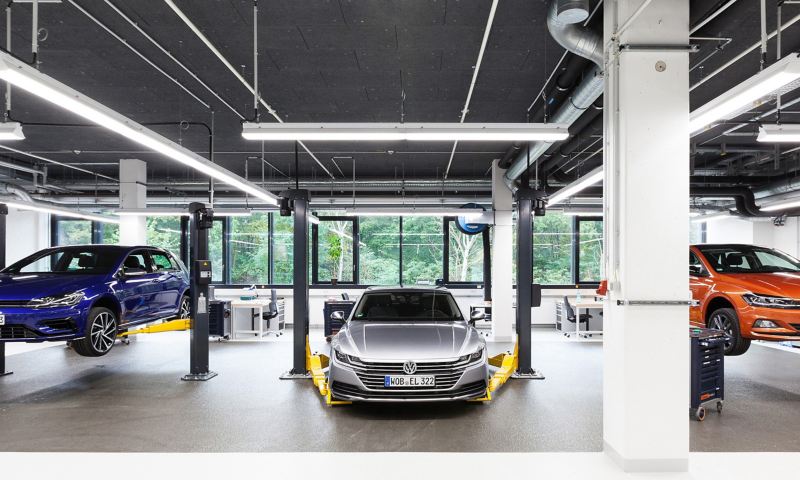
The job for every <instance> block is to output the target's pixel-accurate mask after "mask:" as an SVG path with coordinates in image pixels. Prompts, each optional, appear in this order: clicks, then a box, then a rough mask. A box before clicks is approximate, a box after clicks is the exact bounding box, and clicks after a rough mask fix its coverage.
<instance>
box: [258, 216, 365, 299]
mask: <svg viewBox="0 0 800 480" xmlns="http://www.w3.org/2000/svg"><path fill="white" fill-rule="evenodd" d="M317 218H318V219H319V223H312V224H311V283H312V285H326V286H334V287H335V286H337V285H348V286H360V285H361V284H360V283H359V282H360V280H361V278H360V276H359V273H360V272H359V265H358V264H359V255H358V247H359V242H357V241H356V239H357V238H359V233H358V217H350V216H345V215H335V216H319V215H317ZM326 221H327V222H351V224H352V226H353V235H352V237H353V238H351V239H350V243H351V248H352V249H353V280H351V281H347V282H343V281H342V280H340V279H337V281H336V285H333V283H332V282H331V281H330V280H327V281H320V279H319V225H320V224H321V223H322V222H326ZM270 263H272V262H271V261H270Z"/></svg>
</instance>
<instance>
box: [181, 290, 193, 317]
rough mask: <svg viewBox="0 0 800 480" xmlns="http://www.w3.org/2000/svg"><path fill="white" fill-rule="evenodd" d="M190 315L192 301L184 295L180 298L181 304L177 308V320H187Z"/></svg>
mask: <svg viewBox="0 0 800 480" xmlns="http://www.w3.org/2000/svg"><path fill="white" fill-rule="evenodd" d="M191 313H192V301H191V299H189V295H184V296H182V297H181V303H180V306H179V307H178V318H189V315H191Z"/></svg>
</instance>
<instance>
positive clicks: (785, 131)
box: [758, 123, 800, 143]
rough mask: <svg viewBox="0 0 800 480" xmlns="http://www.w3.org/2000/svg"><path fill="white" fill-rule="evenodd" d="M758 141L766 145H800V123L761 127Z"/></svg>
mask: <svg viewBox="0 0 800 480" xmlns="http://www.w3.org/2000/svg"><path fill="white" fill-rule="evenodd" d="M758 141H759V142H765V143H800V123H794V124H781V125H761V127H760V128H759V129H758Z"/></svg>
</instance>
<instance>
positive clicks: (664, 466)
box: [603, 0, 691, 471]
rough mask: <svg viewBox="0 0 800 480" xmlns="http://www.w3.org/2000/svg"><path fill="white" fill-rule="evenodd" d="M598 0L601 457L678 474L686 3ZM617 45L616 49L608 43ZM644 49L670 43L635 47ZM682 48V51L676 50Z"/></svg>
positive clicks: (685, 227)
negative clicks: (602, 63) (602, 55)
mask: <svg viewBox="0 0 800 480" xmlns="http://www.w3.org/2000/svg"><path fill="white" fill-rule="evenodd" d="M642 3H643V0H616V1H614V0H612V1H606V2H605V4H604V11H605V16H604V22H605V26H604V32H605V42H606V46H607V49H606V58H607V59H608V62H607V67H606V69H605V70H606V89H605V92H606V94H605V96H604V103H605V108H604V124H605V149H604V156H605V157H604V161H605V200H604V201H605V205H604V208H605V219H606V223H605V229H606V232H605V239H606V245H607V265H606V272H607V275H608V280H609V287H610V291H609V298H608V300H607V301H606V304H605V307H604V308H605V317H604V318H605V320H604V344H603V357H604V364H603V440H604V449H605V452H606V453H607V454H608V455H609V456H610V457H611V458H612V459H613V460H615V461H616V462H617V463H618V464H619V465H620V466H621V467H622V468H623V469H624V470H626V471H686V470H687V468H688V454H689V335H688V333H689V332H688V327H689V312H688V307H687V306H674V305H673V306H668V305H659V306H631V305H627V306H618V305H617V301H618V300H626V301H631V300H633V301H636V300H666V301H673V300H675V301H678V300H680V301H686V300H688V299H689V298H691V296H690V293H689V277H688V273H687V271H688V245H689V221H688V213H689V212H688V210H689V208H688V205H689V134H688V130H689V127H688V120H689V53H688V51H687V50H686V49H685V48H686V46H688V44H689V39H688V37H689V0H653V1H652V3H650V5H649V6H648V7H647V8H646V9H645V10H643V11H642V13H641V15H640V16H639V17H638V18H636V19H635V20H634V21H633V22H632V23H631V24H630V27H629V28H628V29H627V30H626V31H624V32H622V35H621V36H620V42H619V44H620V45H630V46H631V48H629V49H625V50H623V51H622V53H619V54H618V55H617V54H614V51H615V50H616V49H615V48H614V47H613V46H612V47H610V48H609V47H608V46H609V45H610V43H609V42H611V37H612V33H614V32H615V30H616V28H617V26H620V25H623V24H624V23H625V22H626V21H627V20H628V19H629V18H631V15H633V14H634V12H635V11H636V10H637V9H638V8H639V7H640V6H641V5H642ZM612 45H613V44H612ZM642 45H651V46H655V45H659V46H662V45H669V46H674V47H675V48H663V49H661V48H652V49H637V48H635V47H636V46H642ZM681 47H682V48H681Z"/></svg>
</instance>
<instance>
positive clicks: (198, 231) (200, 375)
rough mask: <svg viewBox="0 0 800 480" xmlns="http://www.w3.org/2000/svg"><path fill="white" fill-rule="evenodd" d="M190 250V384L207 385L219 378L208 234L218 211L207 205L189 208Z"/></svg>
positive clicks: (196, 204) (188, 376) (197, 204)
mask: <svg viewBox="0 0 800 480" xmlns="http://www.w3.org/2000/svg"><path fill="white" fill-rule="evenodd" d="M189 214H190V215H191V217H190V220H189V241H190V242H191V243H190V245H191V247H190V250H189V259H190V267H189V268H190V269H191V272H190V273H191V278H190V287H189V289H190V296H191V310H190V311H191V315H190V317H191V319H192V320H191V326H192V328H191V330H190V332H191V334H190V337H191V340H190V342H191V343H190V344H189V373H188V374H187V375H184V376H183V377H181V380H186V381H200V382H202V381H206V380H210V379H212V378H214V377H216V376H217V374H216V372H212V371H210V370H209V369H208V285H209V284H210V283H211V262H210V261H209V260H208V230H209V229H210V228H211V227H212V226H213V219H214V211H213V210H212V209H210V208H208V207H206V205H205V204H202V203H198V202H193V203H190V204H189Z"/></svg>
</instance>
